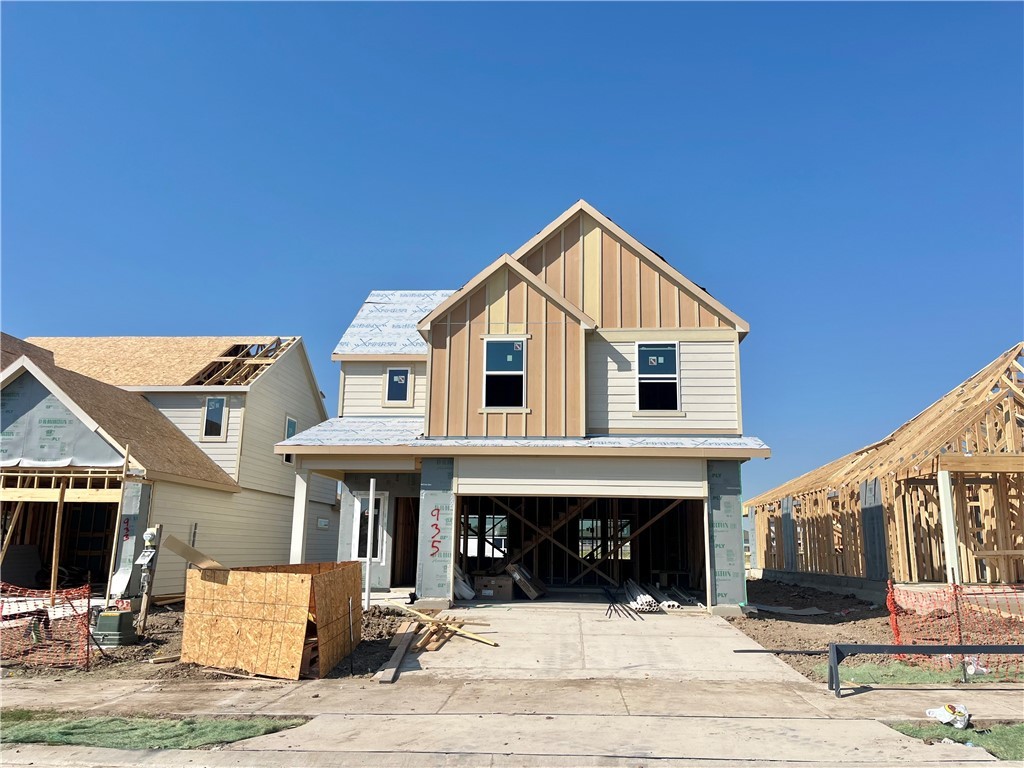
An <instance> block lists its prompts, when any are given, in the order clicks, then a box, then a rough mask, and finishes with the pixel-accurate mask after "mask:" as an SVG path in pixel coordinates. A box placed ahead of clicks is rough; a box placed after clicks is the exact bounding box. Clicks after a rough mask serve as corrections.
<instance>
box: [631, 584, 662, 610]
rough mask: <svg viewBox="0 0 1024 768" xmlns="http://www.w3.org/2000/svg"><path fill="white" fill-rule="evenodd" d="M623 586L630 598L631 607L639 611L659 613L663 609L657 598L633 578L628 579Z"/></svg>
mask: <svg viewBox="0 0 1024 768" xmlns="http://www.w3.org/2000/svg"><path fill="white" fill-rule="evenodd" d="M622 588H623V589H625V590H626V597H628V598H629V607H630V608H632V609H633V610H634V611H636V612H637V613H657V612H658V611H659V610H660V609H661V607H660V606H659V605H658V602H657V600H655V599H654V598H653V597H651V596H650V595H649V594H647V592H646V591H645V590H644V588H643V587H641V586H640V585H639V584H637V583H636V582H635V581H633V580H632V579H626V581H625V583H624V584H623V585H622Z"/></svg>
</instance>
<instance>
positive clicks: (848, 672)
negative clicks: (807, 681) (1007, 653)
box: [814, 661, 1019, 685]
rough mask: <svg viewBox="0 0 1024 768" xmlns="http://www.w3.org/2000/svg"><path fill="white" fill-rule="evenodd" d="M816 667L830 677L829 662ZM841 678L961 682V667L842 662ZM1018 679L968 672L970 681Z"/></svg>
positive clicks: (862, 682) (867, 682)
mask: <svg viewBox="0 0 1024 768" xmlns="http://www.w3.org/2000/svg"><path fill="white" fill-rule="evenodd" d="M814 671H815V672H816V673H817V674H819V675H821V678H820V679H822V680H827V679H828V664H820V665H818V666H817V667H815V669H814ZM839 679H840V680H842V681H843V682H846V683H854V684H856V685H883V684H900V683H903V684H911V685H913V684H918V685H941V684H945V683H960V682H961V679H962V678H961V676H960V668H959V667H957V668H955V669H935V668H934V667H922V666H917V665H915V664H906V663H904V662H902V661H893V662H889V663H882V664H879V663H873V662H872V663H865V664H856V665H854V664H840V665H839ZM1015 679H1019V676H1014V675H1000V674H999V673H995V674H991V675H979V676H977V677H971V676H970V675H968V677H967V682H968V683H970V682H972V681H973V682H978V683H996V682H1003V681H1007V680H1015Z"/></svg>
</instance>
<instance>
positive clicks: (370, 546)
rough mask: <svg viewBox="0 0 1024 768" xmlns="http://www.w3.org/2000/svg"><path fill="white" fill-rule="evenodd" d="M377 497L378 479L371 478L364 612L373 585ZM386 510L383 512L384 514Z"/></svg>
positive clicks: (368, 602) (367, 606)
mask: <svg viewBox="0 0 1024 768" xmlns="http://www.w3.org/2000/svg"><path fill="white" fill-rule="evenodd" d="M376 497H377V478H376V477H371V478H370V498H369V503H370V509H369V511H368V512H367V516H366V596H365V598H364V600H365V604H364V605H363V610H364V611H368V610H370V586H371V584H372V573H371V571H370V569H371V568H372V567H373V535H374V533H376V531H375V529H376V527H377V525H376V523H377V519H376V518H377V516H376V515H375V514H374V502H375V500H376ZM383 511H384V510H381V512H383Z"/></svg>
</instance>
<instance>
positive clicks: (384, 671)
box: [378, 600, 498, 684]
mask: <svg viewBox="0 0 1024 768" xmlns="http://www.w3.org/2000/svg"><path fill="white" fill-rule="evenodd" d="M385 602H388V603H391V601H390V600H387V601H385ZM391 604H392V605H396V606H398V607H399V608H401V609H402V610H404V611H408V612H409V613H411V614H413V615H414V616H416V617H417V618H418V619H419V620H418V621H405V622H403V623H402V624H401V626H399V628H398V632H396V633H395V636H394V637H393V638H392V639H391V647H392V648H394V649H395V652H394V653H393V654H392V655H391V658H390V659H388V661H387V663H386V664H384V666H383V667H381V674H380V679H379V680H378V682H380V683H389V684H390V683H393V682H395V680H397V679H398V668H399V667H400V666H401V665H402V660H403V659H404V658H405V656H406V654H407V653H419V652H422V651H428V652H433V651H437V650H440V649H441V648H442V647H443V646H444V644H445V643H447V642H448V641H449V640H451V639H452V638H453V637H455V636H456V635H462V636H464V637H468V638H470V639H471V640H479V641H480V642H482V643H486V644H488V645H492V646H494V647H497V645H498V644H497V643H495V642H494V641H492V640H488V639H486V638H483V637H480V636H479V635H474V634H473V633H472V632H467V631H465V630H464V629H462V627H463V626H464V625H466V624H477V625H480V626H485V627H486V626H488V625H487V624H485V623H484V622H479V621H476V622H471V621H466V620H465V619H453V618H449V617H447V616H437V613H438V611H437V610H430V611H426V612H423V613H420V612H419V611H414V610H413V609H412V608H408V607H406V606H404V605H399V604H398V603H391ZM421 632H422V634H420V633H421Z"/></svg>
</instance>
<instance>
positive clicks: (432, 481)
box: [416, 459, 455, 608]
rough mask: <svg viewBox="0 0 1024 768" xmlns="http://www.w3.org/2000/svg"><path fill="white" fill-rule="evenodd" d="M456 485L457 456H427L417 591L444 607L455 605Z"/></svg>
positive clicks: (423, 470)
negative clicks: (453, 603) (445, 457)
mask: <svg viewBox="0 0 1024 768" xmlns="http://www.w3.org/2000/svg"><path fill="white" fill-rule="evenodd" d="M454 488H455V460H454V459H423V461H422V466H421V474H420V525H419V542H418V546H417V558H416V595H417V596H418V597H419V598H420V599H421V600H425V601H426V602H427V603H432V604H437V605H439V606H441V607H444V608H447V607H449V606H450V605H451V599H452V589H453V585H454V571H453V567H452V566H453V563H454V556H455V491H454ZM441 604H443V605H441ZM428 607H429V606H428Z"/></svg>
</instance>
